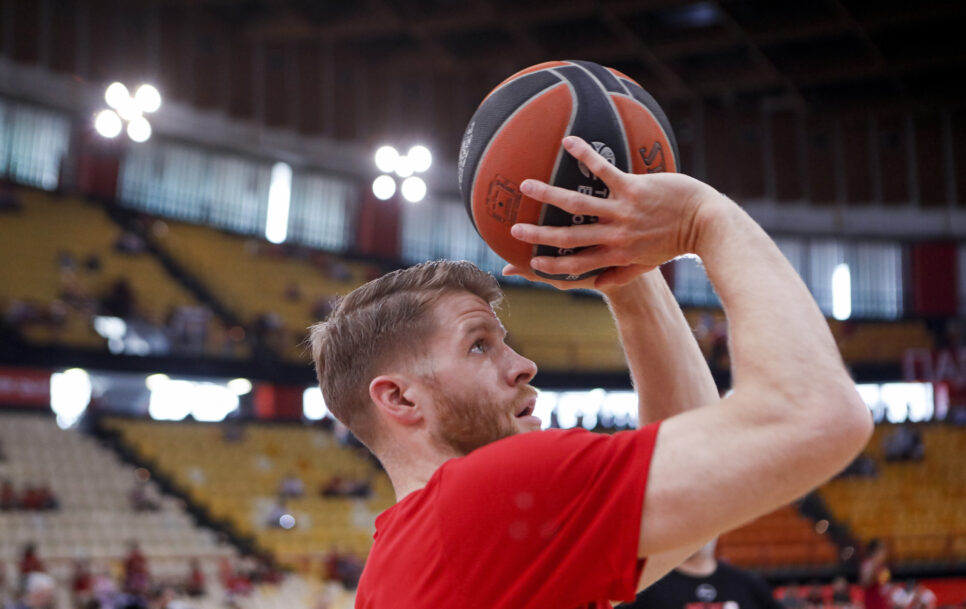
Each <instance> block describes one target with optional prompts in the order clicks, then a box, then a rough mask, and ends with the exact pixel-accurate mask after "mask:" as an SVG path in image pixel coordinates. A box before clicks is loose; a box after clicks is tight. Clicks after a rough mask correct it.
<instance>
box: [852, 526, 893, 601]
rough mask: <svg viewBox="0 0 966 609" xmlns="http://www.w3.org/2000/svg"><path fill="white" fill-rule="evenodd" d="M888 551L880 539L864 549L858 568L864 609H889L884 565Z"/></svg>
mask: <svg viewBox="0 0 966 609" xmlns="http://www.w3.org/2000/svg"><path fill="white" fill-rule="evenodd" d="M887 558H888V549H887V548H886V546H885V544H884V543H883V542H882V540H881V539H873V540H871V541H870V542H869V545H868V547H867V548H866V556H865V559H864V560H863V561H862V564H861V565H860V567H859V584H860V585H861V586H862V590H863V593H864V596H865V609H891V604H890V603H889V579H890V577H891V575H890V573H889V568H888V566H887V565H886V559H887Z"/></svg>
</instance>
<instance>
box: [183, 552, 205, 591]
mask: <svg viewBox="0 0 966 609" xmlns="http://www.w3.org/2000/svg"><path fill="white" fill-rule="evenodd" d="M190 565H191V571H189V573H188V580H187V581H186V582H185V586H184V591H185V594H187V595H188V596H190V597H192V598H198V597H199V596H204V595H205V574H204V572H203V571H202V570H201V563H199V562H198V559H197V558H192V559H191V563H190Z"/></svg>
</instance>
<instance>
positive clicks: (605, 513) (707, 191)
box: [311, 137, 872, 609]
mask: <svg viewBox="0 0 966 609" xmlns="http://www.w3.org/2000/svg"><path fill="white" fill-rule="evenodd" d="M564 147H565V148H566V150H567V151H569V153H570V154H572V155H574V156H575V157H576V158H577V159H579V160H580V161H582V162H583V163H585V164H586V166H587V167H588V168H589V169H590V171H592V172H593V173H594V174H595V175H596V176H597V177H598V178H599V179H601V180H602V181H603V182H604V183H605V184H606V185H607V186H608V187H609V189H610V192H611V196H610V198H609V199H606V200H604V199H595V198H592V197H589V196H585V195H582V194H579V193H577V192H574V191H568V190H563V189H559V188H555V187H551V186H548V185H547V184H543V183H539V182H535V181H532V180H528V181H526V182H524V183H523V184H522V185H521V188H522V189H523V192H524V193H525V194H527V195H528V196H531V197H533V198H535V199H537V200H539V201H542V202H545V203H549V204H552V205H556V206H558V207H560V208H562V209H564V210H566V211H568V212H571V213H579V214H590V215H595V216H598V217H599V219H600V221H599V223H597V224H592V225H582V226H574V227H566V228H561V227H539V226H534V225H517V226H514V227H513V235H514V236H515V237H516V238H518V239H521V240H523V241H525V242H528V243H545V244H549V245H552V246H555V247H580V246H595V247H591V248H588V249H586V250H583V251H581V252H579V253H577V254H575V255H572V256H567V257H561V258H553V259H548V258H534V259H533V260H532V266H533V268H534V269H538V270H540V271H544V272H546V273H549V274H558V273H563V274H579V273H582V272H585V271H589V270H591V269H596V268H601V267H615V268H613V269H611V270H608V271H606V272H604V273H602V274H601V275H600V276H599V277H598V278H597V279H596V280H595V283H594V285H595V286H596V287H597V288H598V289H600V290H601V291H602V292H603V293H604V294H605V295H606V296H607V298H608V301H609V303H610V306H611V308H612V310H613V312H614V315H615V317H616V321H617V325H618V328H619V329H620V335H621V339H622V341H623V345H624V349H625V351H626V353H627V358H628V362H629V365H630V368H631V370H632V375H633V379H634V381H635V383H636V384H637V387H638V391H639V393H640V396H641V399H642V401H643V402H645V404H644V405H643V408H642V423H647V424H646V425H644V426H643V427H642V428H641V429H639V430H636V431H627V432H620V433H617V434H614V435H613V436H607V435H602V434H593V433H590V432H587V431H585V430H581V429H575V430H548V431H538V430H539V429H540V421H539V420H538V419H537V418H536V417H534V416H532V412H533V408H534V404H535V402H536V397H535V392H534V390H533V389H532V388H531V387H530V385H529V383H530V381H531V380H532V379H533V377H534V375H535V374H536V371H537V370H536V366H535V365H534V364H533V362H531V361H530V360H528V359H526V358H524V357H521V356H520V355H518V354H517V353H515V352H514V351H513V350H512V349H510V348H509V347H508V346H507V345H506V343H505V342H504V335H505V332H504V330H503V327H502V325H501V324H500V321H499V319H498V318H497V317H496V315H495V314H494V307H495V305H497V304H498V303H499V300H500V297H501V294H500V291H499V288H498V286H497V284H496V282H495V280H494V279H493V278H492V277H490V276H489V275H487V274H486V273H483V272H482V271H480V270H479V269H477V268H476V267H474V266H472V265H471V264H469V263H465V262H464V263H452V262H434V263H426V264H422V265H418V266H416V267H413V268H410V269H405V270H401V271H396V272H393V273H390V274H388V275H386V276H384V277H381V278H380V279H377V280H375V281H372V282H370V283H368V284H366V285H365V286H363V287H361V288H359V289H357V290H355V291H353V292H352V293H350V294H349V295H347V296H346V297H345V298H344V299H343V300H342V301H341V302H340V303H339V304H338V306H337V307H336V309H335V311H334V312H333V313H332V315H331V316H330V317H329V319H328V320H327V321H326V322H324V323H321V324H317V325H316V326H314V327H313V329H312V339H311V340H312V351H313V358H314V360H315V364H316V371H317V373H318V376H319V380H320V385H321V388H322V393H323V395H324V397H325V400H326V403H327V405H328V407H329V409H330V410H331V411H332V413H333V414H334V415H335V416H336V417H337V418H339V419H340V420H341V421H342V422H343V423H345V424H346V425H347V426H348V427H349V429H351V430H352V431H353V433H355V435H356V436H357V437H358V438H359V439H360V440H362V441H363V442H364V443H365V444H366V445H367V446H368V447H369V448H370V449H371V450H372V451H373V453H375V455H376V456H377V457H378V458H379V459H380V461H381V462H382V464H383V465H384V466H385V468H386V471H387V473H388V474H389V477H390V479H391V481H392V484H393V487H394V489H395V492H396V498H397V501H398V502H397V504H396V505H395V506H393V507H392V508H390V509H389V510H387V511H386V512H384V513H383V514H381V515H380V516H379V518H378V519H377V521H376V536H375V543H374V545H373V548H372V551H371V553H370V555H369V559H368V562H367V565H366V570H365V572H364V573H363V576H362V580H361V582H360V585H359V591H358V596H357V600H356V606H357V607H361V608H365V609H369V608H377V609H384V608H390V607H400V608H407V609H410V608H412V609H415V608H420V607H432V608H437V607H461V608H463V609H467V608H480V609H482V608H487V609H504V608H505V609H525V608H543V607H546V608H554V609H560V608H564V609H568V608H574V609H576V608H584V607H607V606H609V604H608V603H609V601H612V600H617V601H621V600H623V601H629V600H632V599H633V598H634V596H635V593H636V591H637V590H638V589H639V587H641V586H646V585H647V584H649V583H651V582H653V581H655V580H656V579H658V578H660V577H661V576H662V575H664V573H666V572H667V571H668V570H670V569H671V568H673V567H674V566H676V565H677V564H679V563H680V562H681V561H682V560H684V559H685V558H686V557H688V556H690V555H691V554H692V553H693V552H694V551H695V550H696V549H697V548H699V547H700V546H702V545H703V544H704V543H706V542H707V541H708V540H710V539H711V538H713V537H714V536H715V535H717V534H718V533H720V532H721V531H724V530H728V529H732V528H735V527H737V526H739V525H741V524H743V523H745V522H747V521H749V520H751V519H753V518H755V517H757V516H760V515H762V514H764V513H766V512H768V511H771V510H773V509H775V508H776V507H778V506H781V505H783V504H785V503H788V502H789V501H791V500H792V499H794V498H796V497H799V496H801V495H803V494H804V493H805V492H807V491H808V490H810V489H811V488H813V487H815V486H816V485H818V484H820V483H822V482H823V481H825V480H827V479H828V478H829V477H831V476H832V475H833V474H834V473H835V472H837V471H838V470H839V469H841V468H842V467H844V466H845V465H846V464H848V463H849V462H850V461H851V460H852V459H853V458H854V457H855V456H856V455H857V454H858V452H859V450H860V449H861V448H862V447H863V446H864V445H865V443H866V442H867V440H868V438H869V435H870V433H871V430H872V420H871V417H870V415H869V412H868V409H867V408H866V407H865V405H864V404H863V403H862V401H861V399H860V398H859V396H858V394H857V393H856V391H855V387H854V385H853V383H852V380H851V379H850V378H849V376H848V374H847V373H846V371H845V368H844V366H843V365H842V361H841V358H840V356H839V354H838V351H837V349H836V346H835V342H834V341H833V339H832V336H831V333H830V332H829V329H828V326H827V324H826V322H825V319H824V318H823V317H822V314H821V313H820V312H819V310H818V307H817V306H816V305H815V303H814V301H813V300H812V298H811V296H810V295H809V293H808V291H807V290H806V288H805V286H804V285H803V284H802V282H801V280H800V279H799V278H798V276H797V275H796V274H795V272H794V270H793V269H792V267H791V265H789V263H788V262H787V261H786V260H785V259H784V257H783V256H782V255H781V253H780V252H779V250H778V248H777V247H776V246H775V244H774V243H773V242H772V241H771V240H770V239H769V238H768V237H767V236H766V235H765V233H764V232H763V231H762V230H761V228H760V227H759V226H758V225H757V224H755V222H754V221H753V220H751V218H750V217H749V216H747V215H746V214H745V213H744V212H743V211H742V210H741V209H740V208H739V207H738V206H737V205H735V204H734V203H733V202H731V201H730V200H728V199H727V198H725V197H724V196H722V195H720V194H719V193H718V192H717V191H715V190H714V189H712V188H711V187H709V186H707V185H705V184H703V183H701V182H699V181H697V180H694V179H692V178H689V177H687V176H684V175H678V174H653V175H628V174H624V173H622V172H620V171H619V170H617V169H616V168H615V167H613V166H612V165H610V164H609V163H607V161H605V160H604V159H603V158H602V157H601V156H600V155H598V154H596V153H595V152H594V151H593V149H592V148H591V147H590V146H589V145H588V144H586V143H585V142H583V141H582V140H580V139H578V138H573V137H568V138H566V139H565V140H564ZM686 253H695V254H698V255H699V256H700V257H701V258H702V260H703V261H704V264H705V266H706V268H707V272H708V276H709V277H710V278H711V281H712V283H713V284H714V286H715V287H716V289H717V291H718V294H719V296H720V297H721V301H722V303H723V305H724V308H725V311H726V313H727V315H728V318H729V321H730V324H731V341H732V342H731V358H732V362H733V367H734V369H733V376H734V387H733V392H732V393H731V394H730V396H729V397H727V398H725V399H719V398H718V396H717V392H716V390H715V388H714V385H713V383H711V381H710V377H709V376H708V372H707V367H706V364H705V363H704V361H703V359H702V358H701V356H700V353H699V352H698V350H697V346H696V345H695V344H694V338H693V337H692V336H691V334H690V332H689V330H688V328H687V325H686V323H685V322H684V318H683V316H682V315H681V312H680V310H679V309H678V307H677V305H676V304H675V303H674V300H673V298H672V297H671V294H670V293H669V291H668V289H667V286H666V284H664V283H663V281H662V280H661V279H660V275H659V274H658V273H657V272H653V271H652V272H646V271H650V270H651V269H655V268H656V267H658V266H659V265H660V264H663V263H664V262H666V261H668V260H670V259H672V258H675V257H677V256H680V255H682V254H686ZM505 272H506V273H516V274H527V275H531V270H529V269H520V268H513V267H509V268H507V269H506V270H505ZM511 314H512V312H511ZM579 322H580V320H574V323H579ZM697 404H700V405H701V407H700V408H691V407H692V406H695V405H697ZM660 419H663V420H661V421H660V422H658V420H660ZM524 432H537V433H524Z"/></svg>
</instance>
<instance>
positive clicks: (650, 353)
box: [603, 269, 718, 426]
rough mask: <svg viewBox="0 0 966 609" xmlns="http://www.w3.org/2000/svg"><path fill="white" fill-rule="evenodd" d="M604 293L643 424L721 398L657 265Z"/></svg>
mask: <svg viewBox="0 0 966 609" xmlns="http://www.w3.org/2000/svg"><path fill="white" fill-rule="evenodd" d="M603 292H604V296H605V297H606V298H607V304H608V306H609V307H610V309H611V312H612V313H613V314H614V320H615V321H616V323H617V329H618V331H619V332H620V338H621V345H623V347H624V353H625V355H626V356H627V364H628V367H629V368H630V371H631V379H632V380H633V381H634V389H635V390H636V391H637V399H638V416H639V420H640V424H641V425H642V426H643V425H646V424H648V423H653V422H655V421H660V420H662V419H666V418H668V417H670V416H672V415H676V414H678V413H681V412H684V411H686V410H690V409H692V408H697V407H698V406H701V405H704V404H711V403H712V402H714V401H716V400H717V399H718V389H717V387H716V386H715V384H714V379H713V378H712V376H711V370H710V369H709V368H708V364H707V362H706V361H705V359H704V356H703V355H702V353H701V349H700V348H699V347H698V343H697V341H696V340H695V338H694V333H693V332H692V331H691V328H690V327H688V322H687V319H685V317H684V313H682V312H681V307H680V306H678V303H677V301H676V300H675V299H674V294H672V293H671V289H670V288H669V287H668V284H667V282H666V281H665V280H664V277H663V276H662V275H661V272H660V271H659V270H658V269H654V270H652V271H648V272H647V273H644V274H643V275H641V276H639V277H638V278H637V279H635V280H634V281H632V282H631V283H629V284H627V285H623V286H608V287H605V288H604V289H603Z"/></svg>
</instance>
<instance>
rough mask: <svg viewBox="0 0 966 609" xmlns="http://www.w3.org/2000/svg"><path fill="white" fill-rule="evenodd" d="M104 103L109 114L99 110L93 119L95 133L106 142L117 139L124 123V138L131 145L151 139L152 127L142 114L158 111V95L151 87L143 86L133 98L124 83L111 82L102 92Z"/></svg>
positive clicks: (159, 97)
mask: <svg viewBox="0 0 966 609" xmlns="http://www.w3.org/2000/svg"><path fill="white" fill-rule="evenodd" d="M104 101H105V102H107V105H108V106H110V107H111V108H112V109H111V110H102V111H101V112H98V113H97V115H96V117H95V118H94V129H96V130H97V132H98V133H99V134H100V135H101V136H103V137H106V138H114V137H117V136H118V135H119V134H120V133H121V131H123V130H124V123H125V122H126V123H127V134H128V137H130V138H131V140H132V141H134V142H138V143H141V142H146V141H148V140H149V139H150V138H151V123H149V122H148V120H147V119H146V118H145V117H144V114H145V113H150V112H155V111H157V110H158V108H160V107H161V94H160V93H159V92H158V90H157V88H155V87H154V86H153V85H149V84H143V85H141V86H140V87H138V89H137V91H136V92H135V93H134V95H133V96H132V95H131V93H130V91H129V90H128V88H127V87H126V86H124V84H123V83H120V82H112V83H111V84H110V85H109V86H108V87H107V89H106V90H105V91H104Z"/></svg>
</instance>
